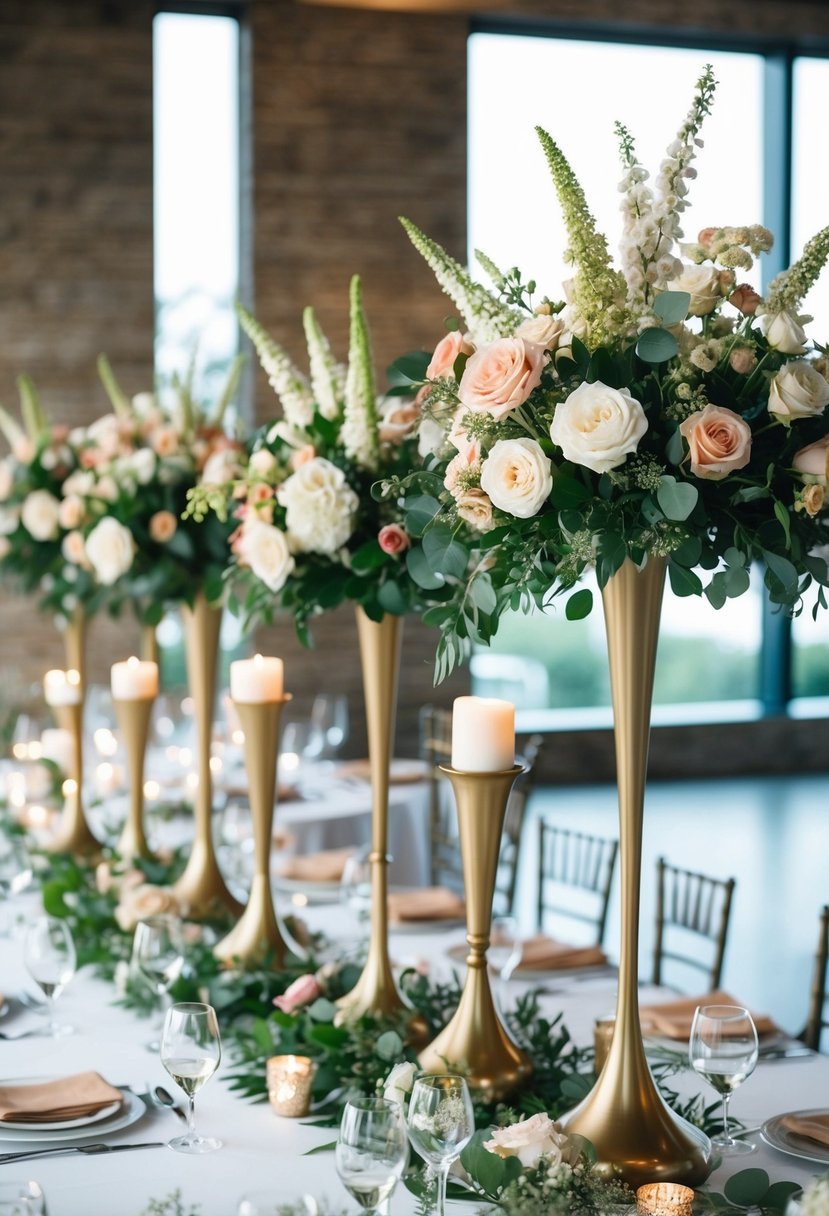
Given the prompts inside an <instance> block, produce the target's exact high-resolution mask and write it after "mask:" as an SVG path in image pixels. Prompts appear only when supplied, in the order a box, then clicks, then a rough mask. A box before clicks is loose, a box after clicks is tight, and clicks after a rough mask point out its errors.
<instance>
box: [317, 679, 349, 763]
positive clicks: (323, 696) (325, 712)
mask: <svg viewBox="0 0 829 1216" xmlns="http://www.w3.org/2000/svg"><path fill="white" fill-rule="evenodd" d="M311 724H312V725H313V726H316V727H317V729H318V730H319V732H320V735H321V744H320V750H319V753H318V755H319V759H320V760H330V759H332V757H334V756H336V755H337V753H338V752H339V751H340V749H341V748H342V746H343V744H344V743H345V741H346V739H347V738H348V699H347V697H344V696H342V695H339V694H335V693H330V692H320V693H317V695H316V696H315V697H314V703H313V705H312V706H311Z"/></svg>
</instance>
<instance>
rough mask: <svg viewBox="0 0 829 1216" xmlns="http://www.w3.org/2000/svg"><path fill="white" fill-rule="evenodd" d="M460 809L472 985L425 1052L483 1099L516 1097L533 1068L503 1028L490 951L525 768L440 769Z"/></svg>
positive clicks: (426, 1061)
mask: <svg viewBox="0 0 829 1216" xmlns="http://www.w3.org/2000/svg"><path fill="white" fill-rule="evenodd" d="M441 770H442V772H444V773H445V774H446V776H447V777H448V778H449V780H450V781H451V782H452V787H453V789H454V791H455V801H456V802H457V806H458V827H459V831H460V846H461V856H462V859H463V878H464V887H465V894H466V940H467V942H468V944H469V954H468V955H467V958H466V980H465V982H464V986H463V992H462V994H461V1000H460V1004H459V1005H458V1008H457V1009H456V1010H455V1013H454V1016H453V1017H452V1020H451V1021H450V1022H449V1025H448V1026H445V1027H444V1029H443V1030H442V1031H441V1032H440V1034H439V1035H438V1036H437V1038H436V1039H435V1040H434V1041H433V1042H432V1043H430V1044H429V1046H428V1047H426V1048H425V1049H424V1050H423V1051H422V1052H421V1053H420V1055H419V1057H418V1061H419V1063H420V1067H421V1068H423V1069H424V1070H425V1071H426V1072H445V1071H446V1070H447V1068H448V1069H453V1070H457V1071H460V1072H463V1073H464V1075H465V1076H466V1078H467V1081H468V1083H469V1085H470V1086H471V1087H472V1088H473V1089H476V1090H478V1091H480V1094H481V1096H482V1098H483V1099H484V1101H486V1102H498V1101H501V1100H503V1099H505V1098H510V1097H511V1096H512V1095H513V1094H514V1093H515V1092H516V1091H517V1090H519V1089H520V1088H521V1087H522V1086H523V1085H524V1084H525V1083H526V1082H527V1080H528V1079H529V1077H530V1075H531V1073H532V1065H531V1063H530V1061H529V1058H528V1057H527V1056H526V1055H525V1054H524V1052H523V1051H522V1050H521V1048H520V1047H519V1046H518V1044H517V1043H515V1042H513V1040H512V1038H511V1036H510V1034H509V1031H508V1030H507V1029H506V1027H505V1026H504V1024H503V1023H502V1021H501V1019H500V1017H499V1015H498V1011H497V1009H496V1008H495V1001H494V1000H493V998H492V990H491V988H490V984H489V972H488V969H487V959H486V953H487V950H488V948H489V937H490V929H491V924H492V899H493V895H494V893H495V878H496V875H497V872H498V858H499V855H500V851H501V835H502V832H503V828H504V816H505V814H506V809H507V800H508V799H509V794H510V790H511V789H512V786H513V783H514V781H515V779H516V777H517V776H518V775H519V773H521V772H522V771H523V770H522V768H521V765H520V764H517V765H515V767H514V768H511V769H507V770H505V771H504V772H494V773H468V772H462V771H460V770H459V769H454V768H450V767H448V766H443V765H441Z"/></svg>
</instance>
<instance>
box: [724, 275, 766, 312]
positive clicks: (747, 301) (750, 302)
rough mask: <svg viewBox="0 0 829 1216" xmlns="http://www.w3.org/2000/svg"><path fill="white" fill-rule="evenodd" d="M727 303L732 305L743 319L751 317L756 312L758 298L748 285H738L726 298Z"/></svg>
mask: <svg viewBox="0 0 829 1216" xmlns="http://www.w3.org/2000/svg"><path fill="white" fill-rule="evenodd" d="M728 303H729V304H733V305H734V307H735V308H736V309H737V311H738V312H741V313H742V314H743V316H744V317H751V316H753V315H754V313H755V312H756V311H757V305H758V304H759V303H760V296H759V294H758V293H757V292H756V291H755V290H754V288H753V287H752V286H751V284H750V283H738V284H737V286H736V287H735V288H734V290H733V291H732V293H731V295H730V296H729V297H728Z"/></svg>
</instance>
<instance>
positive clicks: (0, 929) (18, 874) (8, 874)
mask: <svg viewBox="0 0 829 1216" xmlns="http://www.w3.org/2000/svg"><path fill="white" fill-rule="evenodd" d="M32 873H33V871H32V859H31V857H30V856H29V851H28V849H27V848H26V845H25V843H24V841H23V840H22V839H21V838H20V837H19V836H0V904H5V905H6V908H7V909H8V911H9V913H10V911H11V908H10V905H11V902H12V899H13V898H14V896H15V895H19V894H20V893H21V891H25V890H26V888H27V887H28V885H29V883H30V882H31V881H32ZM12 927H13V922H12V919H11V916H10V915H9V916H8V917H7V916H5V915H4V916H3V918H2V920H0V937H4V936H5V935H6V934H7V933H8V932H10V930H11V928H12Z"/></svg>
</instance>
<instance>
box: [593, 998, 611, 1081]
mask: <svg viewBox="0 0 829 1216" xmlns="http://www.w3.org/2000/svg"><path fill="white" fill-rule="evenodd" d="M615 1025H616V1015H615V1014H613V1013H607V1014H605V1015H604V1017H601V1018H596V1021H595V1022H594V1023H593V1051H594V1054H595V1060H596V1062H595V1069H596V1076H598V1075H599V1073H600V1072H601V1071H602V1069H603V1068H604V1064H605V1060H606V1059H607V1056H608V1052H609V1051H610V1044H611V1043H612V1041H613V1028H614V1026H615Z"/></svg>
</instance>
